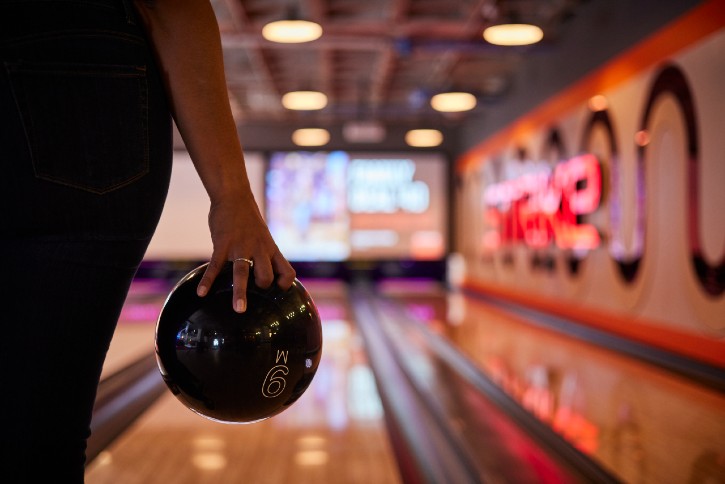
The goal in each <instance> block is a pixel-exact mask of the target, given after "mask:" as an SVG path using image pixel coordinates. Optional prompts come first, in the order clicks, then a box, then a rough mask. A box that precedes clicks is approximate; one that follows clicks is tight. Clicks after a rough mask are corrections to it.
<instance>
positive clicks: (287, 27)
mask: <svg viewBox="0 0 725 484" xmlns="http://www.w3.org/2000/svg"><path fill="white" fill-rule="evenodd" d="M321 36H322V27H321V26H320V25H319V24H317V23H315V22H310V21H308V20H278V21H276V22H270V23H268V24H266V25H265V26H264V27H263V28H262V37H264V38H265V39H267V40H269V41H270V42H278V43H283V44H299V43H303V42H311V41H313V40H316V39H319V38H320V37H321Z"/></svg>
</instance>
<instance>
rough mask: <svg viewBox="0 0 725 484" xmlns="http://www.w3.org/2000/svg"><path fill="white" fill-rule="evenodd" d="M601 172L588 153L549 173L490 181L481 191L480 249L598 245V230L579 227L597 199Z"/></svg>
mask: <svg viewBox="0 0 725 484" xmlns="http://www.w3.org/2000/svg"><path fill="white" fill-rule="evenodd" d="M601 195H602V172H601V166H600V164H599V161H598V160H597V158H596V157H595V156H594V155H592V154H584V155H580V156H575V157H574V158H571V159H569V160H566V161H564V162H562V163H559V164H558V165H556V167H555V168H554V171H553V173H552V172H551V171H550V170H541V171H538V172H533V173H525V174H523V175H521V176H519V177H517V178H513V179H510V180H506V181H502V182H499V183H494V184H492V185H489V186H488V187H487V188H486V190H485V191H484V203H485V205H486V211H485V215H484V216H485V220H486V223H487V225H488V226H489V227H491V228H490V229H489V230H488V231H487V232H486V233H485V234H484V236H483V244H484V247H485V248H486V249H489V250H493V249H496V248H497V247H500V246H502V245H508V244H513V243H516V242H524V243H525V244H526V245H528V246H530V247H532V248H543V247H546V246H548V245H550V244H551V243H554V244H556V246H557V247H559V248H560V249H572V250H591V249H594V248H596V247H598V246H599V244H600V242H601V238H600V236H599V231H598V230H597V228H596V227H594V226H593V225H591V224H587V223H583V222H582V221H581V216H583V215H587V214H590V213H593V212H594V211H595V210H596V209H597V208H598V207H599V203H600V201H601Z"/></svg>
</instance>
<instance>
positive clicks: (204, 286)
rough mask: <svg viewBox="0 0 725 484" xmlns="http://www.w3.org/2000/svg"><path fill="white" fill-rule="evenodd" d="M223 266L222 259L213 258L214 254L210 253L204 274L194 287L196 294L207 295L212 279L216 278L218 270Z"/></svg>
mask: <svg viewBox="0 0 725 484" xmlns="http://www.w3.org/2000/svg"><path fill="white" fill-rule="evenodd" d="M223 266H224V261H223V260H219V259H218V258H215V257H214V255H212V258H211V260H210V261H209V264H208V265H207V266H206V270H205V271H204V275H203V276H202V278H201V281H199V285H198V286H197V288H196V294H197V295H198V296H200V297H204V296H206V295H207V293H208V292H209V288H210V287H211V285H212V283H213V282H214V279H216V276H218V275H219V271H221V270H222V267H223Z"/></svg>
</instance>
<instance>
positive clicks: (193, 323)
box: [156, 263, 322, 423]
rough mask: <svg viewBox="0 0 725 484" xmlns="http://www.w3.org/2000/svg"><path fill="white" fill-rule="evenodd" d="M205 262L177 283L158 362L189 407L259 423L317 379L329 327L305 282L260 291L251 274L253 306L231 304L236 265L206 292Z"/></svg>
mask: <svg viewBox="0 0 725 484" xmlns="http://www.w3.org/2000/svg"><path fill="white" fill-rule="evenodd" d="M205 268H206V264H205V265H202V266H200V267H197V268H196V269H194V270H193V271H191V272H190V273H189V274H187V275H186V276H184V278H182V279H181V281H179V283H178V284H177V285H176V286H175V287H174V289H172V291H171V293H170V294H169V296H168V298H167V299H166V302H165V303H164V306H163V308H162V310H161V314H160V315H159V319H158V322H157V323H156V361H157V363H158V365H159V370H160V371H161V376H162V377H163V379H164V381H165V382H166V385H168V387H169V389H170V390H171V392H172V393H173V394H174V395H175V396H176V398H178V399H179V400H180V401H181V402H182V403H183V404H184V405H185V406H187V407H188V408H189V409H191V410H192V411H194V412H196V413H198V414H199V415H201V416H203V417H206V418H209V419H211V420H215V421H218V422H224V423H252V422H257V421H259V420H263V419H266V418H269V417H271V416H273V415H276V414H278V413H280V412H282V411H283V410H285V409H286V408H288V407H289V406H290V405H291V404H292V403H294V402H295V401H296V400H297V399H298V398H299V397H300V396H301V395H302V394H303V393H304V391H305V390H306V389H307V387H308V386H309V385H310V383H311V382H312V377H313V376H314V375H315V372H316V371H317V366H318V365H319V363H320V356H321V352H322V326H321V324H320V316H319V314H318V312H317V308H316V307H315V304H314V302H313V301H312V298H311V297H310V295H309V294H308V293H307V290H306V289H305V288H304V287H303V286H302V284H301V283H300V281H299V280H297V279H295V281H294V284H293V285H292V287H291V288H290V289H289V290H287V291H283V290H282V289H280V288H279V287H278V286H277V285H276V284H272V285H271V286H270V287H269V288H267V289H261V288H259V287H257V286H256V285H255V284H254V275H253V274H251V273H250V276H249V284H248V288H247V310H246V311H245V312H244V313H241V314H240V313H237V312H235V311H234V310H233V309H232V264H231V263H228V264H227V265H226V266H225V267H224V268H223V269H222V271H221V272H220V273H219V275H218V276H217V278H216V280H215V281H214V284H213V285H212V287H211V289H210V290H209V293H208V294H207V295H206V296H205V297H199V296H197V295H196V287H197V285H198V284H199V280H200V279H201V277H202V275H203V274H204V270H205Z"/></svg>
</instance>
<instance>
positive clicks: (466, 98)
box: [430, 92, 476, 113]
mask: <svg viewBox="0 0 725 484" xmlns="http://www.w3.org/2000/svg"><path fill="white" fill-rule="evenodd" d="M430 105H431V106H432V107H433V109H435V110H436V111H440V112H444V113H458V112H462V111H470V110H471V109H473V108H475V107H476V97H475V96H474V95H473V94H471V93H468V92H443V93H440V94H436V95H435V96H433V97H432V98H431V100H430Z"/></svg>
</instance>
